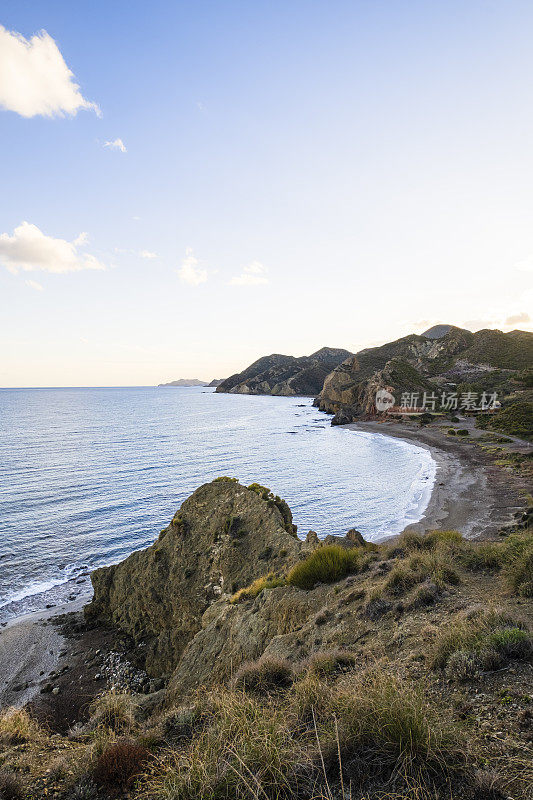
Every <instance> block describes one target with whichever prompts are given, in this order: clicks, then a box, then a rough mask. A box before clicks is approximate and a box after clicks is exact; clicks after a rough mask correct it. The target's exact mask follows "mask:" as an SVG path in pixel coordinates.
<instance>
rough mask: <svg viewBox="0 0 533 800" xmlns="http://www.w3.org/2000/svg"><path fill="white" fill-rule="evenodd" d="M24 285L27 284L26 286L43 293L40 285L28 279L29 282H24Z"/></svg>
mask: <svg viewBox="0 0 533 800" xmlns="http://www.w3.org/2000/svg"><path fill="white" fill-rule="evenodd" d="M24 283H25V284H26V286H29V287H30V289H35V291H36V292H42V291H43V287H42V286H41V284H40V283H37V281H32V280H30V279H28V280H27V281H24Z"/></svg>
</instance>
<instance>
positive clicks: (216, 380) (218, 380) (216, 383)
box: [207, 378, 224, 386]
mask: <svg viewBox="0 0 533 800" xmlns="http://www.w3.org/2000/svg"><path fill="white" fill-rule="evenodd" d="M223 380H224V378H213V380H212V381H211V383H208V384H207V385H208V386H220V384H221V383H222V381H223Z"/></svg>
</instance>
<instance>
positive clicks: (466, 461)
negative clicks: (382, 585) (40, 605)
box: [0, 421, 531, 727]
mask: <svg viewBox="0 0 533 800" xmlns="http://www.w3.org/2000/svg"><path fill="white" fill-rule="evenodd" d="M467 426H469V428H470V431H471V434H470V436H469V437H465V438H464V439H462V438H461V439H459V437H451V436H447V435H446V434H445V432H444V431H443V430H442V428H441V427H440V426H439V425H435V424H434V425H430V426H425V427H421V426H420V425H419V424H418V423H415V422H412V423H403V422H402V423H397V422H359V423H354V424H351V425H347V426H346V428H348V429H352V430H361V431H368V432H375V433H380V434H383V435H386V436H393V437H398V438H401V439H404V440H407V441H410V442H413V443H414V444H416V445H418V446H420V447H424V448H426V449H428V450H429V451H430V452H431V454H432V457H433V458H434V460H435V461H436V463H437V472H436V478H435V484H434V486H433V491H432V494H431V498H430V501H429V504H428V506H427V508H426V511H425V514H424V516H423V518H422V519H421V520H420V522H418V523H415V524H413V525H410V526H409V529H411V530H416V531H426V530H432V529H436V528H446V529H457V530H459V531H461V532H462V533H463V535H464V536H466V537H468V538H483V539H486V538H493V537H495V536H497V533H498V530H499V529H500V528H501V527H502V526H505V525H508V524H510V523H512V522H513V517H514V515H515V514H516V512H518V511H519V510H520V509H522V508H523V507H524V506H525V499H524V498H525V494H526V492H527V491H528V487H527V485H526V484H525V482H523V481H521V479H520V478H519V476H517V474H516V473H514V472H510V471H508V470H505V469H502V468H501V467H498V466H496V465H495V464H494V463H493V461H492V460H491V459H490V458H489V456H488V455H487V454H486V452H485V451H484V450H483V449H482V448H480V447H477V446H476V445H475V443H474V442H475V439H476V438H479V436H480V435H482V432H479V431H476V430H475V429H474V428H473V424H472V421H466V422H465V421H461V427H467ZM508 448H509V449H511V450H514V451H515V452H526V451H527V450H528V449H529V450H530V449H531V448H530V445H528V444H527V443H525V442H520V441H518V440H517V441H513V442H510V443H509V445H508ZM89 598H90V591H85V590H84V592H83V593H82V594H81V595H80V596H79V597H78V598H77V599H76V600H75V601H73V602H69V603H65V604H62V605H60V606H57V607H55V608H54V609H52V610H48V611H44V612H40V613H33V614H31V615H27V616H26V617H23V618H19V619H16V620H14V621H12V622H10V623H9V624H8V625H7V626H6V627H4V628H3V629H2V630H1V631H0V675H1V676H2V677H1V683H0V707H6V706H9V705H15V706H23V705H25V704H26V703H28V702H32V703H33V704H34V705H35V708H36V709H37V711H38V712H39V713H40V714H41V716H45V717H46V714H47V713H50V714H51V713H52V708H53V706H54V704H55V706H56V707H57V706H58V705H59V706H60V707H61V704H63V706H64V708H63V711H62V714H61V715H60V717H61V720H62V724H63V726H64V727H67V725H68V720H69V705H72V704H73V703H75V704H77V705H79V704H81V703H87V702H88V701H89V700H90V698H91V696H94V694H95V693H96V692H97V691H102V689H103V688H104V687H105V681H104V680H103V678H97V679H95V675H94V673H95V672H96V674H98V666H97V663H98V657H97V656H98V653H100V651H101V650H102V651H103V650H104V649H105V648H106V647H107V649H110V648H112V647H113V644H114V643H113V635H114V634H113V633H112V632H107V633H103V632H94V631H93V632H91V631H87V632H85V633H84V634H82V635H80V636H78V637H74V638H77V640H78V641H76V642H75V643H74V644H73V642H72V640H71V639H72V637H67V638H65V635H64V632H62V629H61V626H60V624H58V623H59V621H60V620H59V619H55V618H63V619H64V616H65V615H66V614H71V615H72V619H76V618H77V619H78V620H81V619H82V617H81V614H80V613H79V612H80V611H81V609H82V608H83V605H84V604H85V603H87V602H88V600H89ZM76 612H78V613H77V614H76ZM78 624H79V623H78ZM71 627H72V626H71ZM95 665H96V666H95ZM67 672H68V676H67V677H65V674H66V673H67ZM51 680H52V683H53V684H54V687H55V686H57V687H58V692H57V693H56V694H55V695H54V694H52V693H51V691H50V681H51ZM45 685H48V690H49V691H48V692H46V693H45V694H43V693H42V691H41V690H42V688H43V686H45ZM60 693H61V694H60Z"/></svg>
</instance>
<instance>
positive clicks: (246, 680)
mask: <svg viewBox="0 0 533 800" xmlns="http://www.w3.org/2000/svg"><path fill="white" fill-rule="evenodd" d="M292 681H293V671H292V667H291V665H290V664H289V662H288V661H285V659H283V658H276V657H275V656H267V655H264V656H262V657H261V658H260V659H258V660H257V661H248V662H246V663H245V664H242V666H241V667H240V668H239V670H238V671H237V673H236V675H235V677H234V679H233V686H234V687H235V688H236V689H244V690H245V691H247V692H256V693H258V694H260V693H263V692H269V691H272V690H273V689H283V688H286V687H287V686H290V685H291V683H292Z"/></svg>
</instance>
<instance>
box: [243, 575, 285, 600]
mask: <svg viewBox="0 0 533 800" xmlns="http://www.w3.org/2000/svg"><path fill="white" fill-rule="evenodd" d="M278 586H285V578H279V577H277V576H276V575H274V573H273V572H269V574H268V575H263V576H262V577H261V578H257V579H256V580H255V581H253V582H252V583H251V584H250V585H249V586H246V587H244V588H243V589H239V590H238V591H237V592H235V594H234V595H233V596H232V598H231V600H230V603H233V604H235V603H242V602H244V601H245V600H253V599H254V598H256V597H257V596H258V595H259V594H261V592H262V591H264V590H265V589H275V588H277V587H278Z"/></svg>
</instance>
